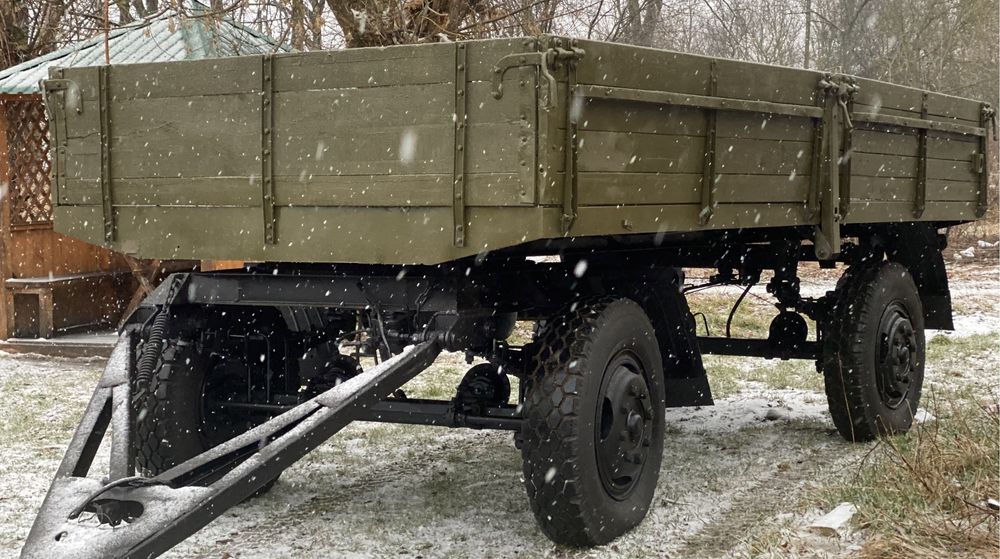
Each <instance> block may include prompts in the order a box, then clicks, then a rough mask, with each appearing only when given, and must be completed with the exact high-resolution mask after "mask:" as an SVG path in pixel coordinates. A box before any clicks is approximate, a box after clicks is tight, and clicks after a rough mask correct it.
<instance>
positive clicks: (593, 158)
mask: <svg viewBox="0 0 1000 559" xmlns="http://www.w3.org/2000/svg"><path fill="white" fill-rule="evenodd" d="M704 146H705V139H704V138H696V137H691V136H668V135H662V134H619V133H614V132H596V131H590V130H585V131H582V132H581V133H580V134H579V143H578V147H577V150H578V153H579V162H578V166H579V168H578V170H579V172H580V173H581V174H583V173H588V172H625V173H693V172H698V171H700V170H701V166H702V161H703V160H704V150H705V147H704ZM560 170H561V169H560Z"/></svg>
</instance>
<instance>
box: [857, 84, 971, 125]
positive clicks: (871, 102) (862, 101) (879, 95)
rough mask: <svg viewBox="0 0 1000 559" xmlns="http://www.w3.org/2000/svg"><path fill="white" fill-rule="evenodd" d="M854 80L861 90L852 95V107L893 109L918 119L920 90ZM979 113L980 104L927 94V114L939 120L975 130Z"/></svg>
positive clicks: (920, 100)
mask: <svg viewBox="0 0 1000 559" xmlns="http://www.w3.org/2000/svg"><path fill="white" fill-rule="evenodd" d="M855 80H856V81H857V83H858V85H859V86H860V91H859V92H858V93H857V94H856V95H855V106H859V105H862V106H867V107H871V108H873V109H875V112H884V110H885V109H894V110H896V111H905V112H907V113H911V116H913V117H919V116H920V108H921V102H922V98H923V94H924V91H923V90H921V89H915V88H912V87H906V86H902V85H896V84H891V83H886V82H881V81H877V80H871V79H865V78H855ZM979 110H980V109H979V103H977V102H975V101H972V100H970V99H962V98H959V97H952V96H950V95H944V94H941V93H934V92H928V96H927V113H928V115H931V116H933V117H938V118H939V119H940V120H953V121H956V122H957V123H960V124H967V125H972V126H978V125H979ZM896 114H898V113H896Z"/></svg>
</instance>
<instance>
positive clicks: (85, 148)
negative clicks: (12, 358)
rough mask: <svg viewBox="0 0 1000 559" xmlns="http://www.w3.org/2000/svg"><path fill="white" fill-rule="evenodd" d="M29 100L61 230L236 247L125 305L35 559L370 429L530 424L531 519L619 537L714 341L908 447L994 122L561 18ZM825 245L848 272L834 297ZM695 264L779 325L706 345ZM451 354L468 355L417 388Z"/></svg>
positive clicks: (203, 251) (165, 69)
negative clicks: (454, 374) (769, 299)
mask: <svg viewBox="0 0 1000 559" xmlns="http://www.w3.org/2000/svg"><path fill="white" fill-rule="evenodd" d="M42 85H43V90H44V92H45V99H46V104H47V108H48V115H49V118H50V125H49V129H50V130H51V131H52V132H53V138H52V145H53V146H54V148H55V149H54V153H55V156H54V159H53V162H52V163H53V164H52V172H53V175H54V177H55V181H54V189H53V203H54V214H55V228H56V230H57V231H58V232H60V233H63V234H66V235H70V236H72V237H75V238H79V239H83V240H86V241H88V242H91V243H93V244H96V245H100V246H104V247H107V248H111V249H113V250H116V251H121V252H124V253H126V254H130V255H134V256H137V257H142V258H161V259H178V258H179V259H219V260H240V261H244V262H246V263H247V264H246V265H245V266H244V267H243V268H242V269H240V270H235V271H219V272H194V273H184V274H175V275H173V276H171V277H170V278H169V279H168V280H167V281H165V282H164V283H163V285H161V286H160V287H159V288H158V289H157V290H156V291H155V292H154V293H152V294H151V295H150V296H149V298H148V299H147V300H146V301H144V302H143V303H142V305H141V306H140V308H139V309H138V310H136V312H135V313H134V314H133V315H132V316H131V317H130V318H129V320H128V321H127V322H126V324H125V326H124V327H123V329H122V331H121V338H120V342H119V344H118V346H117V347H116V349H115V353H114V355H113V356H112V358H111V359H110V361H109V363H108V366H107V370H106V372H105V374H104V377H103V378H102V380H101V381H100V383H99V385H98V387H97V389H96V390H95V392H94V395H93V397H92V399H91V401H90V404H89V405H88V407H87V409H86V412H85V414H84V417H83V420H82V422H81V425H80V427H79V429H78V430H77V432H76V434H75V435H74V437H73V440H72V441H71V443H70V445H69V449H68V451H67V454H66V457H65V459H64V461H63V463H62V465H61V466H60V468H59V470H58V472H57V473H56V477H55V480H54V481H53V484H52V487H51V489H50V491H49V494H48V496H47V498H46V500H45V502H44V504H43V505H42V508H41V511H40V512H39V515H38V518H37V520H36V522H35V524H34V526H33V528H32V530H31V533H30V535H29V538H28V541H27V543H26V545H25V547H24V550H23V552H22V554H23V556H24V557H54V556H62V557H109V556H114V557H152V556H155V555H158V554H160V553H162V552H164V551H166V550H168V549H169V548H170V547H171V546H173V545H175V544H176V543H178V542H180V541H182V540H183V539H184V538H185V537H187V536H188V535H190V534H192V533H194V532H195V531H197V530H198V529H200V528H201V527H203V526H204V525H206V524H207V523H209V522H211V521H212V519H214V518H216V517H218V516H219V515H221V514H224V513H225V511H226V510H227V509H229V508H230V507H233V506H235V505H238V504H239V503H241V502H243V501H244V500H246V499H248V498H251V497H252V496H254V495H257V494H260V493H262V492H264V491H267V490H268V489H270V488H271V487H272V486H273V485H274V482H275V481H276V480H277V478H278V476H280V474H281V472H282V471H283V470H284V469H285V468H287V467H288V466H290V465H291V464H292V463H294V462H295V461H296V460H298V459H299V458H301V457H302V456H304V455H305V454H306V453H308V452H309V451H310V450H311V449H314V448H315V447H316V446H317V445H319V444H321V443H322V442H323V441H325V440H326V439H327V438H329V437H331V436H332V435H334V434H335V433H336V432H338V431H339V430H340V429H342V428H343V427H344V426H346V425H348V424H349V423H350V422H352V421H384V422H397V423H410V424H424V425H438V426H442V427H465V428H475V429H502V430H509V431H512V432H513V433H514V442H515V444H516V445H517V446H518V448H520V450H521V454H522V457H523V468H524V480H525V488H526V490H527V494H528V501H529V503H530V506H531V509H532V511H533V512H534V515H535V517H536V519H537V522H538V525H539V527H540V529H541V530H542V531H543V532H544V533H545V534H546V535H547V536H548V537H549V538H551V539H552V540H553V541H554V542H557V543H560V544H565V545H570V546H592V545H599V544H603V543H607V542H609V541H611V540H613V539H614V538H616V537H618V536H619V535H621V534H623V533H625V532H627V531H628V530H630V529H631V528H633V527H635V526H636V525H637V524H638V523H639V522H640V521H641V520H642V519H643V517H644V516H645V514H646V512H647V510H648V509H649V506H650V502H651V500H652V497H653V491H654V488H655V486H656V481H657V478H658V476H659V473H660V463H661V453H662V448H663V437H664V430H665V419H664V409H665V408H666V407H674V406H696V405H709V404H711V403H712V396H711V390H710V386H709V382H708V377H707V376H706V372H705V368H704V366H703V363H702V355H703V354H710V353H718V354H729V355H743V356H750V357H761V358H770V359H806V360H814V361H815V362H816V363H817V370H818V374H821V375H823V377H824V380H825V386H826V393H827V396H828V400H829V406H830V412H831V415H832V418H833V422H834V424H835V426H836V428H837V429H838V430H839V432H840V433H841V434H842V435H843V436H844V437H845V438H846V439H848V440H856V441H867V440H872V439H874V438H877V437H880V436H891V435H894V434H897V433H902V432H905V431H906V430H908V429H909V428H910V426H911V425H912V423H913V415H914V413H915V411H916V409H917V405H918V403H919V400H920V393H921V386H922V381H923V371H924V358H925V352H924V349H925V340H924V329H925V328H939V329H940V328H944V329H948V328H951V327H952V314H951V300H950V295H949V289H948V279H947V276H946V273H945V266H944V261H943V259H942V256H941V250H942V249H943V248H944V246H945V239H946V237H945V233H946V230H947V227H949V226H952V225H955V224H959V223H963V222H968V221H972V220H975V219H978V218H980V217H982V216H983V215H984V213H985V211H986V202H987V199H986V193H987V183H988V169H987V158H986V145H987V141H988V137H989V136H988V135H989V130H990V129H991V128H995V119H994V112H993V109H992V108H991V107H990V106H989V105H987V104H985V103H980V102H977V101H973V100H968V99H960V98H956V97H950V96H946V95H941V94H937V93H932V92H927V91H921V90H917V89H911V88H907V87H902V86H896V85H891V84H887V83H883V82H878V81H873V80H866V79H861V78H857V77H852V76H846V75H838V74H828V73H823V72H817V71H811V70H801V69H793V68H782V67H775V66H766V65H760V64H751V63H747V62H739V61H732V60H724V59H716V58H709V57H702V56H694V55H688V54H681V53H675V52H667V51H662V50H655V49H648V48H639V47H632V46H625V45H619V44H609V43H602V42H596V41H583V40H576V39H569V38H564V37H556V36H542V37H535V38H518V39H500V40H485V41H469V42H458V43H440V44H425V45H415V46H394V47H387V48H364V49H352V50H343V51H333V52H311V53H289V54H274V55H262V56H246V57H238V58H230V59H219V60H203V61H186V62H172V63H157V64H136V65H115V66H100V67H92V68H75V69H54V70H53V71H52V73H51V76H50V79H48V80H45V81H44V82H43V84H42ZM994 134H995V132H994ZM810 262H818V263H819V265H820V266H821V267H824V268H837V267H841V268H843V269H844V272H843V275H842V277H841V279H840V281H839V282H838V283H837V285H836V286H831V287H832V289H831V290H830V291H828V292H827V293H826V294H825V295H823V296H819V297H808V296H804V295H803V294H802V293H801V290H800V286H799V274H798V270H799V269H800V266H801V265H802V264H803V263H810ZM686 268H707V269H710V270H712V271H713V273H712V276H711V279H710V280H709V281H708V283H707V284H704V285H699V286H697V287H704V286H711V285H740V286H743V287H744V288H745V289H746V290H747V291H749V289H750V287H752V286H753V285H755V284H757V283H759V282H761V281H763V280H764V279H766V280H767V284H766V287H767V291H768V292H769V293H770V294H771V295H773V297H774V299H775V316H774V319H773V322H772V323H771V327H770V331H769V334H768V336H767V337H766V338H760V339H739V338H732V337H729V336H728V335H727V336H725V337H722V336H717V337H711V336H707V335H703V336H699V335H698V334H697V330H696V327H695V323H694V319H693V317H692V315H691V312H690V310H689V308H688V305H687V301H686V299H685V291H686V290H689V289H690V287H691V286H690V285H688V283H687V282H686V281H685V275H684V270H685V269H686ZM737 305H738V302H737ZM517 321H533V322H534V323H535V325H536V327H535V334H534V336H533V338H532V340H531V341H530V342H528V343H526V344H522V345H516V344H513V343H511V342H510V334H511V331H512V329H513V327H514V325H515V323H516V322H517ZM807 321H813V322H814V323H815V325H816V328H815V330H816V335H815V336H810V335H809V334H808V332H809V328H808V322H807ZM441 351H460V352H465V353H466V354H467V355H468V357H469V359H470V363H471V362H472V358H482V359H483V360H484V362H482V363H480V364H478V365H475V366H474V367H471V368H470V370H469V371H468V373H467V374H466V375H465V377H464V379H463V380H462V382H461V383H460V384H459V386H457V387H456V389H455V396H454V397H453V398H452V399H451V400H440V401H435V400H423V399H416V398H408V397H407V396H406V394H405V393H403V391H401V390H400V387H402V386H403V384H405V383H406V382H407V381H408V380H409V379H411V378H413V377H414V376H415V375H417V374H420V373H421V372H422V371H423V370H425V369H426V368H427V367H428V366H429V365H430V364H431V363H432V362H433V361H434V359H435V357H436V356H437V355H438V354H439V353H440V352H441ZM370 360H374V361H371V362H373V363H375V364H374V365H370V366H368V367H367V368H365V367H362V362H363V361H364V362H365V363H368V362H369V361H370ZM511 378H516V379H517V380H518V381H519V382H518V383H517V386H518V390H517V391H516V392H515V393H513V394H512V389H511V386H512V385H511V382H510V379H511ZM109 432H110V444H111V460H110V464H109V467H108V470H107V475H106V476H105V477H103V478H100V479H97V478H95V477H93V475H92V474H91V475H90V477H88V473H89V472H90V470H91V467H92V465H93V462H94V457H95V455H96V452H97V449H98V447H99V446H100V444H101V441H102V440H103V438H104V437H105V435H106V434H108V433H109Z"/></svg>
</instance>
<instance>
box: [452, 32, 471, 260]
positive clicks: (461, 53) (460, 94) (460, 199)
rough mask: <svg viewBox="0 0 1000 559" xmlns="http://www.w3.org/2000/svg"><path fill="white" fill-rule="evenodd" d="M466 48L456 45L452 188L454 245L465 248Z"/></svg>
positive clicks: (467, 104)
mask: <svg viewBox="0 0 1000 559" xmlns="http://www.w3.org/2000/svg"><path fill="white" fill-rule="evenodd" d="M466 50H467V49H466V46H465V44H464V43H458V44H456V45H455V167H454V177H453V178H454V180H453V187H452V194H453V196H452V200H451V205H452V218H453V225H454V244H455V246H456V247H464V246H465V141H466V130H467V128H468V122H467V115H468V106H469V96H468V95H467V93H468V92H467V89H468V87H469V83H468V68H467V60H466V58H467V56H466Z"/></svg>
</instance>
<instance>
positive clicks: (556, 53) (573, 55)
mask: <svg viewBox="0 0 1000 559" xmlns="http://www.w3.org/2000/svg"><path fill="white" fill-rule="evenodd" d="M584 54H585V52H584V50H583V49H581V48H577V47H575V46H570V47H569V48H563V47H553V48H550V49H546V50H543V51H540V52H524V53H517V54H508V55H507V56H505V57H503V58H501V59H500V60H498V61H497V64H496V66H494V67H493V98H494V99H500V98H501V97H503V77H504V74H506V73H507V70H510V69H511V68H517V67H520V66H537V67H538V70H539V72H540V73H541V74H542V78H544V79H545V82H546V85H547V86H548V91H546V93H545V97H544V98H542V99H540V100H539V102H540V103H541V105H542V107H543V108H545V109H551V108H552V107H554V106H555V99H556V91H557V90H556V88H557V82H556V78H555V76H553V75H552V71H553V70H556V69H558V68H559V66H560V64H562V63H568V62H570V61H576V60H579V59H580V58H582V57H583V55H584Z"/></svg>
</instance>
